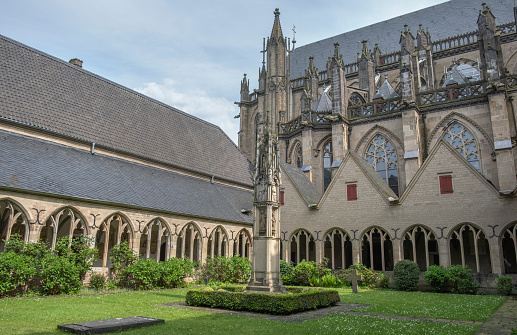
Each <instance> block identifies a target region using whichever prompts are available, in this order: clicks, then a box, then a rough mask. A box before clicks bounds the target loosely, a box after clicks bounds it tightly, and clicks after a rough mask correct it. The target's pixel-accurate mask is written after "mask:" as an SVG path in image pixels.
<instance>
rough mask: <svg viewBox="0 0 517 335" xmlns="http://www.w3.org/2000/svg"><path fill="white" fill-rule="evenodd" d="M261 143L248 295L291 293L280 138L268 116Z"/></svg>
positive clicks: (257, 170) (256, 171)
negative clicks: (283, 246) (283, 256)
mask: <svg viewBox="0 0 517 335" xmlns="http://www.w3.org/2000/svg"><path fill="white" fill-rule="evenodd" d="M266 114H267V115H266V122H265V123H264V131H263V133H262V135H261V136H260V138H259V139H258V141H257V142H258V143H257V159H256V163H255V192H254V193H255V200H254V206H253V207H254V216H255V218H254V224H253V251H252V253H251V262H252V266H253V268H252V273H251V279H250V282H249V284H248V286H247V287H246V292H266V293H287V291H286V289H285V287H284V285H283V283H282V278H281V275H280V243H281V241H280V202H279V194H280V166H279V150H278V136H277V134H276V132H272V131H271V123H270V121H271V120H270V115H269V113H266Z"/></svg>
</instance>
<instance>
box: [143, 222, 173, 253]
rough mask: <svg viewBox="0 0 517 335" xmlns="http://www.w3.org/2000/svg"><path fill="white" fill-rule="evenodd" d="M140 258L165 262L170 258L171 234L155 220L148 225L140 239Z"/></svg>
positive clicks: (161, 223)
mask: <svg viewBox="0 0 517 335" xmlns="http://www.w3.org/2000/svg"><path fill="white" fill-rule="evenodd" d="M140 258H142V259H149V258H151V259H156V261H165V260H167V259H169V258H170V234H169V230H168V229H167V226H166V225H165V224H164V223H163V222H162V221H161V220H160V219H154V220H152V221H151V222H149V223H148V224H147V226H146V227H145V228H144V230H143V232H142V235H141V237H140Z"/></svg>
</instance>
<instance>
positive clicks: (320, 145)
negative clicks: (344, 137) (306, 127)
mask: <svg viewBox="0 0 517 335" xmlns="http://www.w3.org/2000/svg"><path fill="white" fill-rule="evenodd" d="M330 141H332V134H328V135H327V136H325V137H323V138H322V139H321V140H320V141H319V142H318V145H316V147H315V149H314V157H318V156H319V154H320V151H321V150H322V148H323V147H324V146H325V144H327V142H330Z"/></svg>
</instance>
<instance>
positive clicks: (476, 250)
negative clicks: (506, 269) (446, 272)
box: [449, 224, 492, 273]
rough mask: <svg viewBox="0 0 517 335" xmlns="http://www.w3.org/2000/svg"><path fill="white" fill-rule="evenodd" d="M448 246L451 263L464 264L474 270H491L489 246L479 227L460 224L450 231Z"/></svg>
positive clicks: (484, 271) (489, 271)
mask: <svg viewBox="0 0 517 335" xmlns="http://www.w3.org/2000/svg"><path fill="white" fill-rule="evenodd" d="M449 248H450V252H449V257H450V261H451V265H458V264H459V265H463V266H465V265H466V266H468V267H469V268H470V269H472V270H473V271H475V272H483V273H491V272H492V264H491V262H490V247H489V244H488V240H487V239H486V235H485V233H484V232H483V231H482V230H481V229H479V228H476V227H474V226H471V225H469V224H464V225H461V226H460V227H458V228H456V229H455V230H454V231H453V232H452V234H451V236H450V243H449Z"/></svg>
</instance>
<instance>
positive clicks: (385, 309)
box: [339, 289, 508, 321]
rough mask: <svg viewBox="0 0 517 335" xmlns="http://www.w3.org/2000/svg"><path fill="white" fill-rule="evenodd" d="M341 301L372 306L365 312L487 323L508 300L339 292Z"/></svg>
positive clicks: (426, 294) (483, 296) (387, 291)
mask: <svg viewBox="0 0 517 335" xmlns="http://www.w3.org/2000/svg"><path fill="white" fill-rule="evenodd" d="M339 293H340V297H341V301H343V302H351V303H359V304H369V305H371V306H369V307H364V308H360V309H357V311H361V312H372V313H382V314H393V315H404V316H420V317H430V318H441V319H455V320H471V321H486V320H487V319H488V318H489V317H490V316H491V315H492V314H493V313H494V312H495V311H496V310H497V309H498V308H499V307H501V305H502V304H503V303H504V302H505V301H506V300H507V299H508V298H507V297H501V296H497V295H465V294H448V293H430V292H400V291H391V290H375V291H361V292H359V293H358V294H353V293H352V290H347V289H342V290H339Z"/></svg>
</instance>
